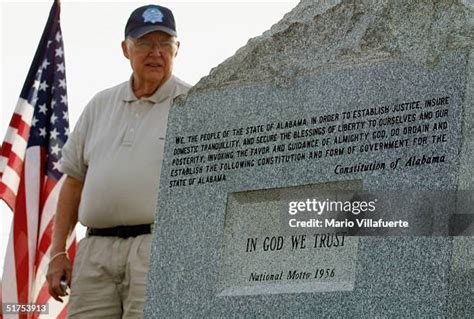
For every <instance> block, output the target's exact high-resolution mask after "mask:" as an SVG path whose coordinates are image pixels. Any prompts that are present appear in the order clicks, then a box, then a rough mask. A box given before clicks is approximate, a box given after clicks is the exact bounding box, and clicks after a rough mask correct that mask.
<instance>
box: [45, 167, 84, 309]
mask: <svg viewBox="0 0 474 319" xmlns="http://www.w3.org/2000/svg"><path fill="white" fill-rule="evenodd" d="M83 186H84V182H82V181H79V180H78V179H75V178H73V177H71V176H67V178H66V180H65V181H64V184H63V186H62V188H61V192H60V193H59V200H58V209H57V211H56V216H55V218H54V228H53V243H52V246H51V257H54V256H56V257H55V258H54V259H52V260H51V261H50V263H49V267H48V274H47V275H46V279H47V280H48V286H49V293H50V294H51V296H52V297H53V298H54V299H56V300H58V301H61V302H62V299H61V298H60V297H61V296H65V295H66V294H65V292H64V291H63V289H62V288H61V286H60V281H61V279H65V280H66V282H67V283H68V285H69V286H70V284H71V269H72V267H71V262H70V260H69V258H68V257H67V255H66V254H59V255H58V253H61V252H65V251H66V240H67V237H68V235H69V234H70V233H71V232H72V231H73V230H74V227H75V226H76V223H77V215H78V209H79V202H80V201H81V192H82V187H83Z"/></svg>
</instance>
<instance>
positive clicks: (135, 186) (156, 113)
mask: <svg viewBox="0 0 474 319" xmlns="http://www.w3.org/2000/svg"><path fill="white" fill-rule="evenodd" d="M176 36H177V34H176V27H175V21H174V17H173V14H172V12H171V11H170V10H169V9H167V8H165V7H162V6H158V5H148V6H143V7H140V8H138V9H136V10H135V11H134V12H133V13H132V14H131V16H130V18H129V19H128V22H127V25H126V27H125V40H124V41H123V42H122V51H123V54H124V56H125V57H126V58H127V59H129V60H130V64H131V67H132V70H133V74H132V76H131V78H130V80H129V81H127V82H124V83H122V84H119V85H118V86H115V87H113V88H110V89H107V90H105V91H102V92H99V93H98V94H97V95H96V96H95V97H94V98H93V99H92V100H91V101H90V102H89V104H88V105H87V106H86V108H85V110H84V112H83V114H82V115H81V117H80V118H79V120H78V122H77V124H76V127H75V129H74V132H73V133H72V134H71V136H70V138H69V140H68V142H67V143H66V145H65V146H64V148H63V152H62V159H61V169H62V171H63V172H64V173H65V174H67V179H66V180H65V182H64V185H63V187H62V189H61V193H60V198H59V203H58V211H57V214H56V220H55V223H54V235H53V244H52V250H51V261H50V264H49V269H48V275H47V279H48V283H49V292H50V294H51V295H52V296H53V297H54V298H55V299H57V300H60V301H61V297H62V296H65V295H66V291H65V289H64V283H63V284H61V281H63V282H66V283H67V284H70V286H71V296H70V301H69V310H68V312H69V317H70V318H76V317H77V318H135V317H142V316H143V312H142V311H143V304H144V290H145V283H146V276H147V272H148V265H149V254H150V242H151V236H152V235H151V232H152V230H153V222H154V212H155V206H156V194H157V189H158V183H159V182H158V181H159V175H160V169H161V161H162V159H163V146H164V139H165V132H166V123H167V118H168V112H169V109H170V105H171V103H172V100H173V98H175V97H176V96H178V95H180V94H183V93H186V92H187V91H188V89H189V85H187V84H186V83H184V82H182V81H181V80H179V79H178V78H176V77H175V76H173V75H172V70H173V60H174V58H175V56H176V54H177V51H178V48H179V42H178V41H177V40H176ZM98 71H99V72H104V70H98ZM78 220H79V222H81V223H82V224H84V225H85V226H87V227H88V229H87V236H86V238H84V239H83V240H81V241H80V243H79V246H78V251H77V255H76V259H75V263H74V271H73V272H72V274H71V263H70V261H69V259H68V256H67V253H66V238H67V236H68V234H70V233H71V231H72V230H73V228H74V226H75V225H76V223H77V221H78Z"/></svg>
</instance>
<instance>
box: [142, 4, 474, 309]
mask: <svg viewBox="0 0 474 319" xmlns="http://www.w3.org/2000/svg"><path fill="white" fill-rule="evenodd" d="M269 5H271V4H269ZM473 48H474V3H473V1H472V0H462V1H454V0H453V1H450V0H442V1H435V0H432V1H429V0H424V1H422V0H416V1H408V0H401V1H388V0H385V1H383V0H382V1H374V0H354V1H336V0H334V1H329V0H328V1H313V0H302V1H301V2H300V3H299V4H298V5H297V6H296V7H295V8H294V9H293V10H292V11H291V12H289V13H288V14H286V15H285V16H284V18H283V19H282V20H281V21H280V22H278V23H276V24H275V25H274V26H273V27H272V28H271V29H270V30H268V31H267V32H265V33H264V34H262V35H261V36H259V37H256V38H253V39H251V40H249V42H248V43H247V45H246V46H245V47H243V48H241V49H240V50H238V51H237V52H236V54H235V55H234V56H232V57H230V58H229V59H227V60H226V61H224V62H223V63H222V64H220V65H219V66H217V67H216V68H214V69H213V70H211V72H210V74H209V75H208V76H207V77H204V78H203V79H201V81H200V82H199V83H198V84H196V85H195V86H194V87H193V88H192V89H191V91H190V92H189V94H188V95H187V96H182V97H179V98H178V99H177V100H176V101H175V105H174V106H173V108H172V110H171V113H170V115H169V120H168V121H169V122H168V132H167V139H166V145H165V155H164V156H165V159H164V163H163V168H162V173H161V174H162V175H161V185H160V191H159V195H158V211H157V217H156V231H155V237H154V242H153V247H152V259H151V268H150V274H149V278H148V285H147V292H146V294H147V302H146V305H145V312H144V314H145V317H146V318H473V317H474V302H473V301H474V299H473V298H474V288H473V287H474V270H473V269H474V253H473V247H474V238H473V237H472V236H471V237H468V236H466V237H456V238H451V237H446V236H444V237H443V236H439V237H428V236H427V237H416V238H415V237H384V238H381V237H377V238H375V237H364V238H362V237H361V238H359V241H358V245H357V256H356V258H357V260H356V266H355V283H354V288H353V289H352V290H349V291H329V290H328V291H326V292H324V291H312V292H311V291H309V292H305V293H284V292H283V293H278V294H275V293H273V292H272V291H271V290H270V289H271V287H269V288H268V289H269V290H268V293H267V294H266V293H265V292H264V291H265V290H264V289H263V291H262V293H260V294H254V295H232V296H220V295H219V294H220V293H221V292H222V291H221V289H220V285H219V282H222V278H221V279H220V276H222V274H221V271H222V269H221V268H220V265H221V262H222V258H223V255H225V254H229V253H231V252H229V250H226V247H225V245H224V237H225V234H224V228H225V223H226V216H225V215H226V207H227V204H228V200H229V196H232V195H231V194H234V193H241V192H246V191H253V190H269V189H283V188H290V187H297V186H300V185H319V184H323V183H331V182H342V181H357V182H360V183H361V184H362V185H363V189H364V190H368V191H371V190H373V191H385V190H386V191H391V192H395V193H396V192H397V191H403V192H412V193H413V199H410V200H413V204H414V205H412V206H411V207H412V211H407V212H406V213H407V214H419V215H420V216H422V215H423V214H425V215H426V216H427V218H426V224H424V225H422V224H420V225H419V227H420V228H423V227H424V228H430V227H431V228H433V229H434V228H436V227H437V226H439V224H436V223H437V222H439V221H440V220H442V219H443V218H448V217H447V215H446V214H445V208H443V207H445V206H446V204H447V203H446V200H445V198H443V196H440V197H439V198H437V199H436V200H433V201H426V200H425V201H424V200H423V196H422V195H419V198H417V197H416V196H417V193H416V192H417V191H421V190H423V191H429V190H436V191H444V190H446V191H457V190H473V189H474V174H473V172H474V162H473V160H472V158H473V156H474V120H473V118H474V117H473V115H474V114H473V113H474V50H473ZM441 96H449V97H450V103H449V107H447V108H448V110H449V116H448V117H446V118H445V119H444V120H445V121H446V124H447V125H448V129H447V130H446V131H445V133H446V139H447V142H440V143H433V144H430V143H428V144H426V145H413V146H411V147H405V148H399V149H393V150H392V149H390V150H384V151H377V152H360V153H357V154H355V153H353V154H345V155H344V156H335V157H324V156H323V157H321V158H318V159H315V160H313V159H308V158H306V159H305V160H301V161H292V162H285V163H280V164H277V165H262V166H258V165H256V166H255V167H248V168H244V169H239V170H237V169H236V170H228V171H225V172H224V173H225V175H226V180H225V181H222V182H216V183H207V184H204V185H193V186H183V187H169V185H170V183H171V181H172V180H173V177H171V174H170V172H171V171H172V170H173V169H176V167H178V166H176V165H175V164H173V160H175V159H177V158H180V156H175V154H174V150H175V149H176V147H177V146H176V143H175V141H176V140H177V139H178V138H180V137H185V138H186V142H185V145H191V144H190V143H189V142H188V140H187V137H188V136H191V135H199V134H202V133H208V132H216V131H224V130H231V129H234V128H241V127H243V128H245V127H248V126H257V125H260V124H262V125H266V124H268V123H274V122H278V121H283V122H284V121H287V120H295V119H301V118H309V117H311V116H319V115H328V114H332V113H336V112H342V111H353V110H357V109H362V108H367V107H375V106H378V105H393V104H394V103H401V102H408V101H414V100H420V101H424V100H427V99H431V98H436V97H441ZM442 109H443V107H439V108H436V110H439V111H441V110H442ZM434 110H435V109H434V108H433V111H434ZM397 114H400V115H402V116H403V115H404V114H406V113H403V112H400V113H397ZM382 117H383V115H382ZM373 118H374V119H377V120H378V119H380V118H381V117H377V116H375V117H373ZM338 123H341V122H338ZM427 123H430V125H432V124H433V122H427ZM403 125H405V124H403ZM403 125H402V126H400V125H399V128H401V129H403V127H404V126H403ZM406 125H408V124H406ZM387 127H388V132H390V128H396V127H397V126H391V127H389V126H387ZM387 127H383V128H384V129H385V128H387ZM353 132H354V133H365V132H369V133H370V134H372V133H373V132H372V130H369V129H368V127H364V128H362V129H360V130H358V131H357V130H354V131H353ZM349 133H352V132H347V134H349ZM430 133H431V132H430ZM341 134H342V133H341ZM425 135H426V134H424V133H420V134H412V135H407V138H409V140H410V143H411V141H412V139H413V138H414V137H424V136H425ZM327 136H331V138H332V137H333V136H332V135H327ZM426 136H427V135H426ZM232 138H233V137H232V136H229V137H228V138H224V139H221V140H222V141H228V140H230V139H232ZM235 139H238V137H235ZM216 141H217V140H216ZM371 142H374V141H370V143H371ZM358 143H359V144H357V145H358V146H360V145H362V144H363V143H366V144H368V143H369V141H366V142H358ZM200 144H202V143H200ZM272 145H273V144H272ZM239 147H240V148H242V145H240V146H239ZM236 149H238V148H236ZM236 149H234V151H235V150H236ZM210 153H213V154H214V153H216V152H208V153H203V154H201V153H196V154H197V155H198V156H200V155H204V156H207V155H208V154H210ZM290 153H295V152H289V151H285V152H283V153H282V154H283V155H289V154H290ZM432 154H438V155H440V156H441V155H443V156H445V157H446V161H445V162H444V163H442V164H436V165H424V166H416V167H412V166H408V167H403V168H402V167H400V166H398V167H397V169H394V170H390V169H388V165H389V164H390V163H393V162H394V161H396V160H397V159H401V161H402V162H403V163H405V162H407V161H408V159H409V158H411V157H412V156H419V157H421V155H432ZM183 156H184V155H183ZM183 156H181V157H183ZM189 156H191V155H189ZM268 156H270V155H268ZM206 158H207V157H206ZM370 161H379V162H381V163H382V162H383V163H386V164H387V169H385V170H378V171H377V170H376V171H368V172H356V173H353V174H336V173H335V167H337V165H342V166H350V165H354V164H355V163H358V162H366V163H368V162H370ZM216 163H220V162H218V161H216ZM207 164H209V163H207ZM196 166H197V165H195V164H190V165H187V167H189V168H191V169H192V168H194V167H196ZM403 200H404V199H401V201H403ZM453 202H454V203H453V205H452V206H456V203H455V201H453ZM459 202H463V201H462V198H461V199H459ZM408 204H409V203H408V202H407V200H405V202H404V205H407V206H410V205H408ZM448 204H449V205H451V202H450V203H448ZM443 205H444V206H443ZM459 205H462V204H459ZM263 206H265V205H263ZM464 206H466V205H464ZM413 207H414V208H413ZM467 213H469V212H467ZM470 213H471V214H472V212H470ZM425 215H423V216H425ZM431 218H432V219H431ZM260 222H261V221H260ZM236 233H237V232H236ZM229 260H232V258H229ZM244 262H246V261H242V263H244ZM256 266H260V267H262V269H263V268H264V267H265V264H264V263H262V264H261V265H256ZM224 282H225V283H227V282H234V281H225V280H224ZM263 288H264V287H263ZM293 291H298V289H294V290H293Z"/></svg>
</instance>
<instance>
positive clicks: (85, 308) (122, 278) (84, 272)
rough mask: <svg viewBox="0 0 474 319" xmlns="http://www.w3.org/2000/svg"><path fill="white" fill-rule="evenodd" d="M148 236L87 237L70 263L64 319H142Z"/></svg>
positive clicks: (147, 261)
mask: <svg viewBox="0 0 474 319" xmlns="http://www.w3.org/2000/svg"><path fill="white" fill-rule="evenodd" d="M151 239H152V235H151V234H150V235H141V236H138V237H130V238H127V239H122V238H118V237H102V236H89V237H86V238H84V239H82V240H81V241H80V242H79V245H78V249H77V254H76V259H75V261H74V267H73V273H72V280H71V296H70V299H69V305H68V318H81V319H82V318H94V319H96V318H114V319H116V318H143V305H144V302H145V283H146V280H147V274H148V267H149V262H150V244H151Z"/></svg>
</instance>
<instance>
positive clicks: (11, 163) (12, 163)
mask: <svg viewBox="0 0 474 319" xmlns="http://www.w3.org/2000/svg"><path fill="white" fill-rule="evenodd" d="M7 165H8V167H9V168H11V169H13V170H14V171H15V172H16V173H17V176H18V175H19V174H21V171H22V170H23V160H22V159H21V158H19V157H18V156H16V154H15V153H12V154H11V155H10V157H9V158H8V162H7Z"/></svg>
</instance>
